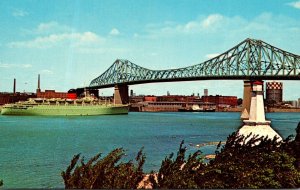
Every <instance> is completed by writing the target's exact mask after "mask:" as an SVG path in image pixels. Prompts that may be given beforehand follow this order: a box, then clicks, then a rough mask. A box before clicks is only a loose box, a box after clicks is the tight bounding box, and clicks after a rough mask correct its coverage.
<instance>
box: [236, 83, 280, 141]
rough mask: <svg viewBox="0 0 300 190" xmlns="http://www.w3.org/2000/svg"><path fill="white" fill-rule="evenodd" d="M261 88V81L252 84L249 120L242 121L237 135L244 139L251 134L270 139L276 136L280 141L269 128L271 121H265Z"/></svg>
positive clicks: (275, 133) (276, 134)
mask: <svg viewBox="0 0 300 190" xmlns="http://www.w3.org/2000/svg"><path fill="white" fill-rule="evenodd" d="M262 86H263V82H262V81H256V82H254V83H253V85H252V96H251V105H250V113H249V119H248V120H244V121H243V122H244V125H243V126H242V128H241V129H239V131H238V134H239V135H243V136H245V137H246V136H248V135H250V134H251V136H258V137H261V136H263V137H268V138H270V139H273V138H274V137H275V136H277V137H278V140H279V141H281V140H282V137H281V136H280V135H279V134H278V133H277V132H276V131H274V129H272V127H271V126H270V124H271V121H267V120H266V119H265V109H264V100H263V89H262Z"/></svg>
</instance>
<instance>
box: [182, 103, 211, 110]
mask: <svg viewBox="0 0 300 190" xmlns="http://www.w3.org/2000/svg"><path fill="white" fill-rule="evenodd" d="M178 111H179V112H215V111H216V109H215V108H212V107H209V108H203V107H200V106H199V105H197V104H195V105H193V106H192V107H190V108H181V109H178Z"/></svg>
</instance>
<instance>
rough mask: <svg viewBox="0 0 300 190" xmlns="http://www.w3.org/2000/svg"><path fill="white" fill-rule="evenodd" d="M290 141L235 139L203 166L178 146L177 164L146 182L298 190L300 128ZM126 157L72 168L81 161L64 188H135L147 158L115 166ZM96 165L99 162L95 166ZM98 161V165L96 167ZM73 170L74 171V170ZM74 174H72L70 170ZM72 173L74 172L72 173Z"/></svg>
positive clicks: (168, 161) (117, 154)
mask: <svg viewBox="0 0 300 190" xmlns="http://www.w3.org/2000/svg"><path fill="white" fill-rule="evenodd" d="M296 132H297V135H296V137H295V138H294V139H292V138H291V137H289V138H287V139H286V140H284V141H282V142H278V141H277V139H276V138H274V139H273V140H270V139H267V138H258V137H254V138H250V136H248V137H241V136H237V134H236V133H233V134H232V135H230V136H229V137H228V138H227V141H226V144H225V145H224V146H223V147H222V148H221V143H220V144H219V145H218V148H217V150H216V157H215V159H213V160H211V161H210V162H205V161H204V158H203V155H202V154H201V152H200V151H196V152H195V153H193V154H190V155H189V156H188V157H187V158H186V147H183V142H182V143H181V144H180V147H179V150H178V152H177V156H176V158H174V154H170V155H169V156H167V157H166V158H165V159H164V160H163V161H162V164H161V167H160V169H159V171H158V173H155V172H152V173H151V174H150V176H149V178H148V180H147V183H150V184H151V186H152V188H172V189H178V188H185V189H187V188H214V189H216V188H299V187H300V123H299V124H298V127H297V129H296ZM122 156H124V150H123V149H116V150H114V151H112V152H111V153H110V154H108V155H107V156H106V157H105V158H103V159H100V160H99V158H100V154H99V155H97V156H95V157H94V158H92V159H91V160H90V161H88V162H87V163H86V164H85V163H84V162H83V160H82V161H81V165H80V166H76V165H77V162H78V160H79V155H76V156H75V157H74V158H73V160H72V161H71V164H70V166H69V167H68V168H67V170H66V171H65V172H63V173H62V176H63V179H64V181H65V187H66V188H137V187H138V184H139V183H140V182H141V181H142V179H143V178H144V176H145V174H144V173H143V169H142V167H143V164H144V162H145V156H144V155H143V154H142V152H141V151H140V152H139V153H138V156H137V158H136V161H137V166H135V165H134V164H133V163H132V162H128V163H122V162H121V163H120V164H117V163H118V162H119V161H120V159H121V158H122ZM97 160H98V161H97ZM96 161H97V162H96ZM75 166H76V167H75ZM74 168H75V169H74ZM73 169H74V170H73Z"/></svg>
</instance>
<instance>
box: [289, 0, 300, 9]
mask: <svg viewBox="0 0 300 190" xmlns="http://www.w3.org/2000/svg"><path fill="white" fill-rule="evenodd" d="M288 5H290V6H292V7H294V8H296V9H300V1H295V2H290V3H288Z"/></svg>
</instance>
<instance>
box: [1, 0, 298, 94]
mask: <svg viewBox="0 0 300 190" xmlns="http://www.w3.org/2000/svg"><path fill="white" fill-rule="evenodd" d="M0 11H1V12H0V24H1V27H0V33H1V35H0V91H6V92H12V89H13V79H14V78H16V79H17V91H20V92H23V91H26V92H35V90H36V88H37V78H38V74H40V75H41V89H42V90H45V89H54V90H56V91H67V90H69V89H70V88H77V87H81V86H87V85H88V84H89V83H90V81H91V80H92V79H94V78H96V77H98V76H99V75H100V74H102V73H103V72H104V71H105V70H106V69H107V68H108V67H109V66H110V65H111V64H113V62H114V61H115V60H116V59H128V60H130V61H131V62H133V63H135V64H138V65H140V66H143V67H146V68H149V69H171V68H179V67H186V66H190V65H193V64H198V63H201V62H203V61H206V60H208V59H209V58H212V57H213V56H216V55H218V54H220V53H222V52H225V51H227V50H228V49H229V48H231V47H233V46H234V45H236V44H238V43H240V42H241V41H243V40H244V39H246V38H254V39H261V40H263V41H265V42H267V43H269V44H272V45H274V46H276V47H279V48H281V49H283V50H286V51H289V52H291V53H294V54H297V55H300V22H299V21H300V0H265V1H261V0H247V1H241V0H222V1H221V0H143V1H138V0H101V1H100V0H86V1H84V0H63V1H61V0H51V1H46V0H2V1H0ZM281 82H283V83H284V92H283V95H284V99H285V100H296V99H298V98H300V81H281ZM129 88H130V89H133V90H134V92H135V93H136V94H149V95H165V94H167V91H169V92H170V93H171V94H180V95H190V94H192V93H195V94H197V93H199V94H200V95H203V90H204V89H205V88H207V89H209V94H211V95H216V94H220V95H235V96H238V97H242V96H243V95H242V93H243V81H232V80H227V81H221V80H219V81H218V80H215V81H213V80H209V81H190V82H176V83H175V82H172V83H153V84H141V85H135V86H130V87H129ZM112 93H113V89H105V90H100V95H101V94H103V95H112Z"/></svg>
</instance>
